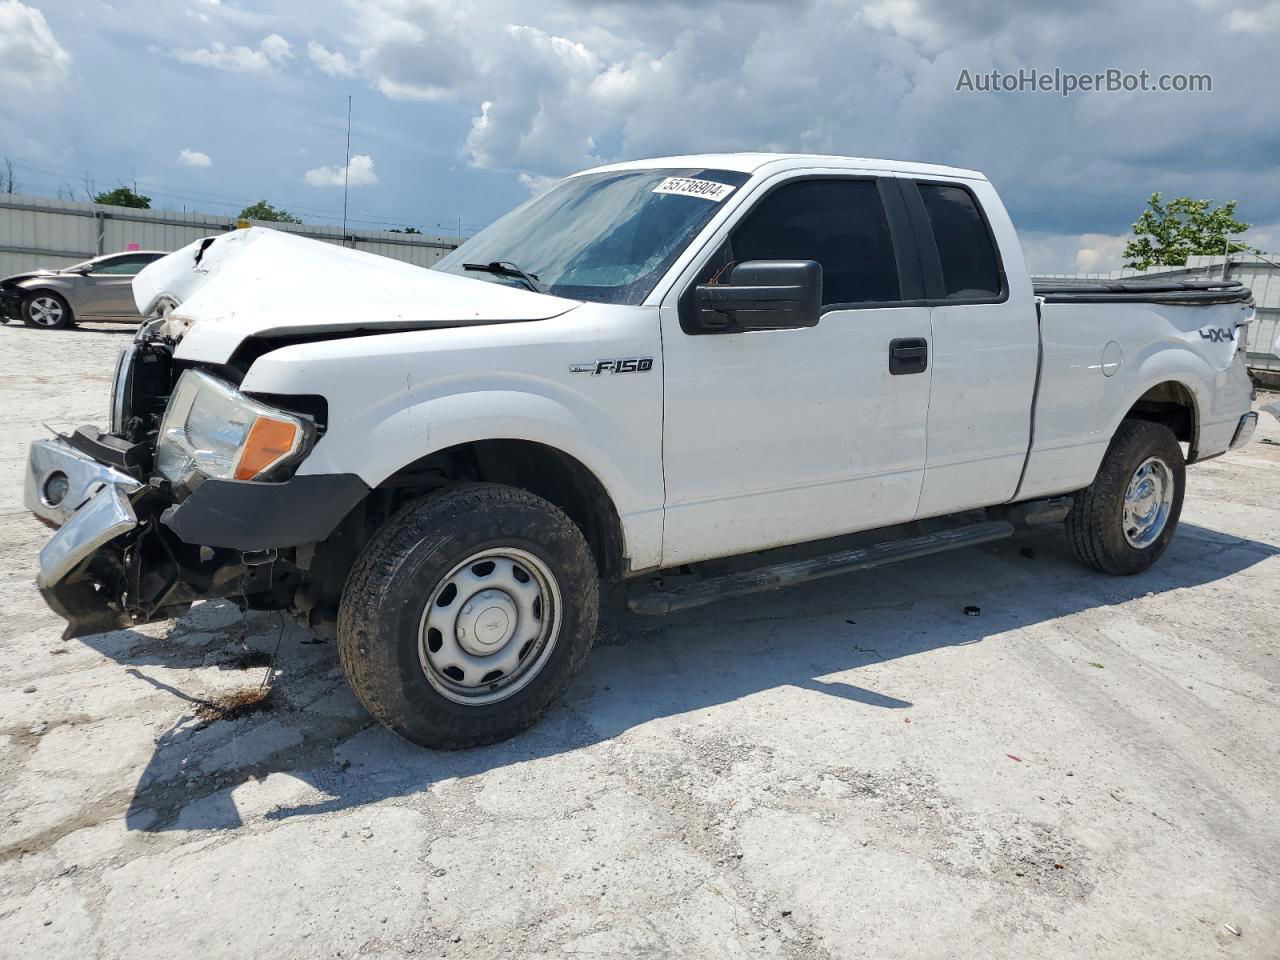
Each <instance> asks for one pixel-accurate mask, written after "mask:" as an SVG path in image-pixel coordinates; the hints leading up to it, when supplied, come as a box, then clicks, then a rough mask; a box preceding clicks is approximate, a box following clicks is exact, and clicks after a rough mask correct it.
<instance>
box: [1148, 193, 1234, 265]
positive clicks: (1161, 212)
mask: <svg viewBox="0 0 1280 960" xmlns="http://www.w3.org/2000/svg"><path fill="white" fill-rule="evenodd" d="M1212 204H1213V201H1212V200H1193V199H1191V198H1190V197H1174V198H1173V199H1172V200H1170V201H1169V202H1168V203H1167V204H1166V203H1165V202H1164V200H1163V199H1162V198H1161V196H1160V194H1158V193H1153V194H1152V195H1151V197H1150V199H1148V200H1147V209H1145V210H1143V211H1142V216H1140V217H1138V222H1137V223H1135V224H1134V225H1133V232H1134V235H1135V236H1136V237H1137V239H1136V240H1130V241H1129V242H1128V243H1127V244H1125V248H1124V257H1125V260H1126V261H1127V263H1126V266H1130V267H1134V268H1135V269H1138V270H1146V269H1147V268H1148V267H1153V266H1166V267H1182V266H1186V263H1187V257H1192V256H1204V255H1210V256H1212V255H1215V254H1216V255H1219V256H1221V255H1222V254H1224V253H1226V252H1228V248H1229V249H1231V250H1248V251H1250V252H1251V253H1257V252H1258V251H1257V250H1254V249H1253V248H1252V247H1249V246H1247V245H1245V244H1243V243H1240V242H1239V241H1235V240H1232V239H1231V237H1232V235H1233V234H1237V233H1243V232H1244V231H1246V230H1248V229H1249V227H1250V224H1247V223H1245V222H1244V221H1242V220H1237V219H1236V201H1234V200H1231V201H1229V202H1227V203H1224V204H1223V205H1222V206H1220V207H1214V206H1213V205H1212Z"/></svg>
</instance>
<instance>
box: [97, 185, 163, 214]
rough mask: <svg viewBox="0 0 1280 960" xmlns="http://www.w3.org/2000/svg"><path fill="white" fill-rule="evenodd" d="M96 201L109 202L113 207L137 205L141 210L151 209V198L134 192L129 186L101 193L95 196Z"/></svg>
mask: <svg viewBox="0 0 1280 960" xmlns="http://www.w3.org/2000/svg"><path fill="white" fill-rule="evenodd" d="M93 202H94V203H107V204H110V205H111V206H113V207H137V208H138V209H139V210H150V209H151V198H150V197H144V196H143V195H142V194H140V193H134V192H133V191H132V190H130V189H129V188H128V187H116V188H115V189H114V190H108V191H106V192H104V193H100V194H98V195H97V196H95V197H94V198H93Z"/></svg>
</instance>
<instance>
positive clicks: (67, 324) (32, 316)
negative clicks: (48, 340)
mask: <svg viewBox="0 0 1280 960" xmlns="http://www.w3.org/2000/svg"><path fill="white" fill-rule="evenodd" d="M46 300H51V301H53V303H54V304H56V305H57V307H58V309H59V310H60V311H61V315H60V316H59V317H58V319H57V320H56V321H54V322H52V323H44V322H41V321H40V320H39V319H38V318H37V317H38V313H39V310H38V307H39V306H40V304H41V302H42V301H46ZM21 313H22V322H23V323H25V324H26V325H27V326H28V327H35V328H36V329H37V330H69V329H71V328H72V327H74V326H75V325H76V317H75V313H73V312H72V310H71V304H69V303H67V298H66V297H64V296H63V295H62V294H60V293H55V292H54V291H52V290H36V291H34V292H32V293H29V294H27V295H26V297H25V298H23V301H22V311H21Z"/></svg>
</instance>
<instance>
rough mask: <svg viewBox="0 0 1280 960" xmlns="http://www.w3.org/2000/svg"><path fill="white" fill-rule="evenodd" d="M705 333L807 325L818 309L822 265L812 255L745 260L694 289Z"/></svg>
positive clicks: (813, 320) (812, 323) (813, 321)
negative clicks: (787, 258) (718, 279)
mask: <svg viewBox="0 0 1280 960" xmlns="http://www.w3.org/2000/svg"><path fill="white" fill-rule="evenodd" d="M696 296H697V305H698V320H699V323H700V324H701V326H702V327H703V329H704V330H705V331H706V332H707V333H713V332H714V333H737V332H744V331H751V330H790V329H794V328H798V327H813V326H817V324H818V316H819V314H820V313H821V312H822V265H821V264H820V263H818V262H817V261H815V260H746V261H744V262H742V263H738V264H735V265H733V266H732V267H730V268H729V269H728V270H726V271H725V274H724V275H723V276H722V278H721V279H720V282H719V283H704V284H700V285H699V286H698V288H697V291H696Z"/></svg>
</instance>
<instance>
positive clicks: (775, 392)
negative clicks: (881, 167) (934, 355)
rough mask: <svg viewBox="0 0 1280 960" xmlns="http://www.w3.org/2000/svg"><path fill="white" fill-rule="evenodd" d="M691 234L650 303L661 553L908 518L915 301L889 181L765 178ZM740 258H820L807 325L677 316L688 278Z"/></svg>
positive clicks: (694, 555)
mask: <svg viewBox="0 0 1280 960" xmlns="http://www.w3.org/2000/svg"><path fill="white" fill-rule="evenodd" d="M707 249H708V250H709V251H710V253H709V255H708V256H707V257H706V258H705V259H704V260H702V261H701V263H699V264H695V265H693V266H691V267H690V268H689V270H687V271H686V273H685V274H684V275H683V276H682V278H681V279H680V281H679V282H678V283H677V285H676V287H675V288H674V289H673V292H672V294H670V295H669V296H668V299H667V300H666V301H664V303H663V305H662V336H663V377H664V397H663V400H664V422H663V468H664V474H665V479H666V492H667V498H666V513H665V523H664V527H663V530H664V533H663V562H664V563H665V564H668V565H670V564H676V563H684V562H692V561H695V560H702V559H707V558H709V557H716V556H729V555H732V554H738V553H743V552H747V551H751V550H759V549H763V548H766V547H771V546H776V545H778V544H783V543H797V542H802V541H806V540H815V539H820V538H823V537H829V536H835V535H837V534H841V533H848V532H851V531H854V530H859V529H866V528H869V527H877V526H882V525H885V524H891V523H896V522H899V521H904V520H910V519H911V518H912V517H913V516H914V515H915V512H916V504H917V501H918V499H919V495H920V487H921V482H922V478H923V471H924V463H925V424H926V417H927V414H928V408H929V367H928V348H929V339H930V333H929V308H928V307H927V306H924V305H921V301H920V297H921V292H920V289H919V285H920V278H919V262H918V258H917V254H916V251H915V247H914V241H913V239H912V235H911V228H910V226H909V225H908V223H907V220H906V213H905V209H904V207H903V204H902V198H901V193H900V191H899V189H898V187H897V185H896V182H895V181H894V180H892V179H884V180H878V179H876V178H873V177H866V176H863V177H856V176H837V175H827V174H825V173H824V174H822V175H816V174H806V175H803V176H798V177H797V176H794V175H792V176H790V177H789V178H780V179H779V180H777V181H774V182H772V183H768V184H765V185H762V187H761V188H760V189H759V190H758V191H757V192H756V195H755V196H753V197H752V198H750V199H749V200H748V204H747V207H746V209H745V210H744V211H742V212H741V213H740V214H739V215H738V217H737V219H736V222H735V221H730V222H729V223H726V224H725V225H724V226H722V227H721V228H720V229H719V231H718V232H717V234H716V236H714V237H713V238H712V239H711V242H710V244H709V246H708V248H707ZM746 260H816V261H817V262H818V263H820V264H821V265H822V268H823V307H822V314H821V317H820V319H819V321H818V324H817V326H815V327H807V328H802V329H793V330H771V331H754V332H723V333H721V332H716V333H708V332H706V331H705V330H703V329H702V328H701V327H700V326H699V325H698V324H697V323H696V322H691V321H690V310H691V309H693V308H694V303H693V290H694V288H695V287H696V285H697V284H698V283H700V282H706V281H707V280H709V278H710V277H712V276H713V275H714V274H716V273H717V272H718V271H721V270H722V269H723V268H724V267H725V266H726V265H728V264H729V263H732V262H742V261H746ZM913 301H914V302H913ZM694 315H695V316H696V310H695V313H694Z"/></svg>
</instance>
